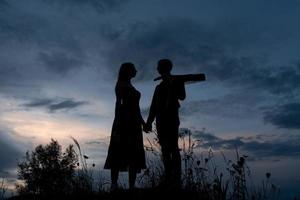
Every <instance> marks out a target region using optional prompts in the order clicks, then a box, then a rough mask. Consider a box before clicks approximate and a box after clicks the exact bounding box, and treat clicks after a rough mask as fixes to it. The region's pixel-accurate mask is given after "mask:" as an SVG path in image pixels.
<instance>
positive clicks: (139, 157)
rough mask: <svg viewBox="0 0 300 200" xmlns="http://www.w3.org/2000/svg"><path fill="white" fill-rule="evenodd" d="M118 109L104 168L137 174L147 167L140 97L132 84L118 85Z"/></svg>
mask: <svg viewBox="0 0 300 200" xmlns="http://www.w3.org/2000/svg"><path fill="white" fill-rule="evenodd" d="M116 97H117V101H116V110H115V118H114V122H113V126H112V132H111V139H110V144H109V149H108V155H107V158H106V162H105V165H104V169H119V170H121V171H127V170H128V168H129V167H130V168H134V169H136V170H137V171H140V170H141V169H144V168H146V162H145V151H144V145H143V133H142V116H141V111H140V107H139V101H140V97H141V94H140V92H139V91H137V90H136V89H135V88H134V87H133V86H132V85H131V84H128V83H117V85H116Z"/></svg>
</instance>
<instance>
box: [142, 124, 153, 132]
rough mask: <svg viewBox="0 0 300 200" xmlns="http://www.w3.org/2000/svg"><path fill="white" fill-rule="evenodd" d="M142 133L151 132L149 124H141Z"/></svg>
mask: <svg viewBox="0 0 300 200" xmlns="http://www.w3.org/2000/svg"><path fill="white" fill-rule="evenodd" d="M143 131H144V132H146V133H149V132H151V131H152V124H150V123H148V122H147V123H144V124H143Z"/></svg>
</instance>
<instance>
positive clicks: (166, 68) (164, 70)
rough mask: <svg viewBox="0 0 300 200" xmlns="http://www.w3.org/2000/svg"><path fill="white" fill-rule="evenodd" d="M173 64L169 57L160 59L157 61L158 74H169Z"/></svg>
mask: <svg viewBox="0 0 300 200" xmlns="http://www.w3.org/2000/svg"><path fill="white" fill-rule="evenodd" d="M172 67H173V64H172V62H171V60H169V59H161V60H159V61H158V63H157V71H158V72H159V74H160V75H162V76H163V75H169V74H170V72H171V70H172Z"/></svg>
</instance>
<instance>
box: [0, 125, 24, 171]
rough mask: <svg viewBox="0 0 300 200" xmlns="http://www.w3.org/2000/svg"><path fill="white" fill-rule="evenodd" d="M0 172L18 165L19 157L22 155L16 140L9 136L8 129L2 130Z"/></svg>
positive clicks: (0, 132) (0, 131)
mask: <svg viewBox="0 0 300 200" xmlns="http://www.w3.org/2000/svg"><path fill="white" fill-rule="evenodd" d="M0 134H1V139H0V161H1V162H0V172H1V171H4V170H5V169H10V168H11V167H16V165H17V159H19V158H20V157H21V155H22V152H21V150H20V149H19V148H18V147H17V144H14V141H13V140H12V139H11V137H9V133H8V131H7V130H0Z"/></svg>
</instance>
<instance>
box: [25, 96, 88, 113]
mask: <svg viewBox="0 0 300 200" xmlns="http://www.w3.org/2000/svg"><path fill="white" fill-rule="evenodd" d="M86 104H88V102H86V101H74V100H73V99H64V100H57V99H37V100H33V101H32V102H30V103H26V104H24V105H23V106H25V107H28V108H36V107H41V108H46V109H47V110H48V111H49V112H56V111H59V110H72V109H75V108H77V107H80V106H82V105H86Z"/></svg>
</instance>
